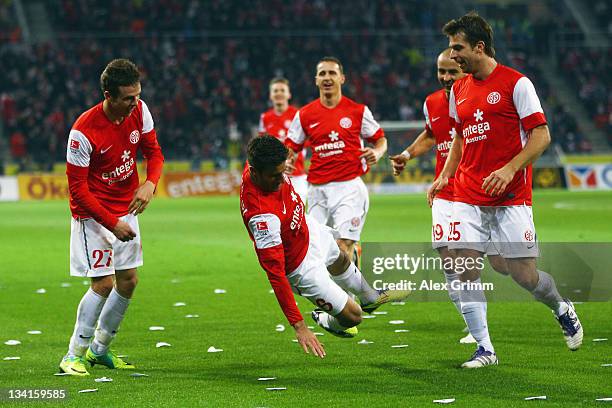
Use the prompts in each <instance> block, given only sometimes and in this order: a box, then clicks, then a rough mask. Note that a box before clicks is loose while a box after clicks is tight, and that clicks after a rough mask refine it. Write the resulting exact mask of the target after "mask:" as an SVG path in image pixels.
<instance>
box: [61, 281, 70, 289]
mask: <svg viewBox="0 0 612 408" xmlns="http://www.w3.org/2000/svg"><path fill="white" fill-rule="evenodd" d="M60 286H61V287H62V288H69V287H71V286H72V283H70V282H62V284H61V285H60Z"/></svg>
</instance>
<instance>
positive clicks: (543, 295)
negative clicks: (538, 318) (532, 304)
mask: <svg viewBox="0 0 612 408" xmlns="http://www.w3.org/2000/svg"><path fill="white" fill-rule="evenodd" d="M538 277H539V279H538V284H537V285H536V287H535V289H534V290H532V291H531V293H532V294H533V297H535V298H536V300H538V301H539V302H542V303H544V304H545V305H546V306H548V307H549V308H551V309H552V311H553V312H555V314H556V315H557V316H561V315H562V314H564V313H566V312H567V310H568V309H569V306H568V305H567V303H565V302H564V301H563V298H562V297H561V295H560V294H559V291H558V290H557V286H556V285H555V280H554V279H553V277H552V276H550V275H549V274H548V273H546V272H544V271H540V270H538Z"/></svg>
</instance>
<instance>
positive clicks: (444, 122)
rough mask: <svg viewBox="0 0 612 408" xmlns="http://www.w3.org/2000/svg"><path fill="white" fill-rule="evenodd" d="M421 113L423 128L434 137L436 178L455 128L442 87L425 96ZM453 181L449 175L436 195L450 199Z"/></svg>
mask: <svg viewBox="0 0 612 408" xmlns="http://www.w3.org/2000/svg"><path fill="white" fill-rule="evenodd" d="M423 115H425V128H426V129H427V130H428V131H430V132H431V133H432V134H433V135H434V138H435V139H436V178H438V176H439V175H440V172H441V171H442V169H443V168H444V164H445V163H446V159H447V157H448V153H449V151H450V147H451V143H452V142H453V135H454V133H455V128H453V127H451V125H450V121H449V120H448V97H447V96H446V91H445V90H444V89H440V90H439V91H436V92H434V93H432V94H430V95H429V96H427V98H425V103H423ZM454 182H455V178H454V177H450V178H449V179H448V185H447V186H446V187H444V189H443V190H442V191H440V192H439V193H438V194H437V195H436V197H437V198H442V199H444V200H449V201H452V200H453V184H454Z"/></svg>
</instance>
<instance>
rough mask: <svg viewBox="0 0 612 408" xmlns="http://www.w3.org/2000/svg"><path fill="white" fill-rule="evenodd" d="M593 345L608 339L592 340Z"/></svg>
mask: <svg viewBox="0 0 612 408" xmlns="http://www.w3.org/2000/svg"><path fill="white" fill-rule="evenodd" d="M593 341H594V342H595V343H601V342H602V341H608V339H593Z"/></svg>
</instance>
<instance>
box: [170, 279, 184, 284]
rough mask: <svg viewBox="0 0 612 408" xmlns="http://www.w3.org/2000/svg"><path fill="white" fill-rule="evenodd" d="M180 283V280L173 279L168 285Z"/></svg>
mask: <svg viewBox="0 0 612 408" xmlns="http://www.w3.org/2000/svg"><path fill="white" fill-rule="evenodd" d="M180 281H181V280H180V279H176V278H174V279H172V280H171V281H170V283H180Z"/></svg>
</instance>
